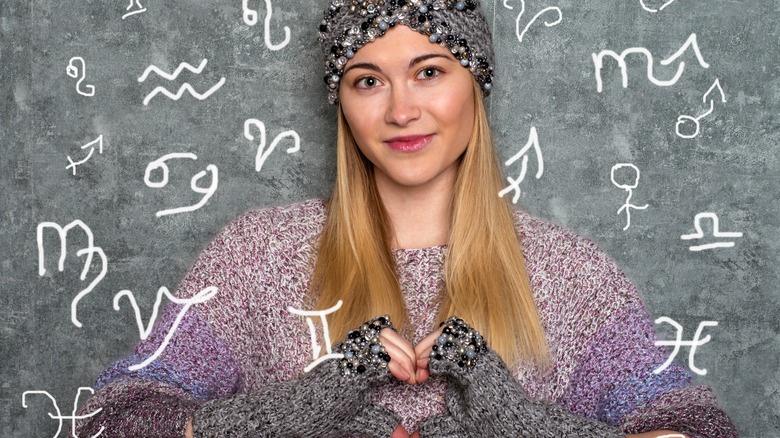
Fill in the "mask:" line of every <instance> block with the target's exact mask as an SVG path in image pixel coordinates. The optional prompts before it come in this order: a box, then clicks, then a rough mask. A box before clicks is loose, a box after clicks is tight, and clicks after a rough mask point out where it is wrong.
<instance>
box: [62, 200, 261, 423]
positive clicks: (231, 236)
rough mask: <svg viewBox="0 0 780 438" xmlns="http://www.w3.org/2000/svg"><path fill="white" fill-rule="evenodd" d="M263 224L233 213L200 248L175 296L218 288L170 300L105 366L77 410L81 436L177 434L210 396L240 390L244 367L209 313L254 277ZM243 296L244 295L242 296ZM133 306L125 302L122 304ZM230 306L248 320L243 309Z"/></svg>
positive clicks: (233, 299)
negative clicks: (188, 301) (129, 347)
mask: <svg viewBox="0 0 780 438" xmlns="http://www.w3.org/2000/svg"><path fill="white" fill-rule="evenodd" d="M260 225H262V224H258V221H257V220H252V217H251V216H250V213H248V214H246V215H243V216H241V217H239V218H238V219H236V220H234V221H233V222H232V223H231V224H230V225H228V226H227V227H226V228H225V229H223V230H222V231H221V232H220V233H219V234H218V235H217V237H216V238H215V239H214V240H213V241H212V242H211V243H210V244H209V245H208V246H207V247H206V249H205V250H204V251H203V252H202V253H201V254H200V255H199V257H198V258H197V260H196V261H195V263H194V265H193V267H192V268H191V269H190V271H189V272H188V273H187V275H186V276H185V277H184V279H183V280H182V281H181V282H180V284H179V286H178V288H177V290H176V293H175V295H176V296H177V297H178V298H190V297H192V296H193V295H195V294H197V293H198V292H200V291H201V290H203V289H205V288H207V287H211V286H214V287H216V288H217V291H216V294H215V295H214V296H213V297H212V298H210V299H209V300H208V301H206V302H204V303H198V304H194V305H191V306H190V307H189V309H186V312H185V311H184V310H185V309H184V305H183V304H176V303H169V304H168V305H166V306H165V308H164V310H163V311H162V312H161V316H160V317H159V319H158V320H157V321H156V322H155V324H154V327H153V329H152V331H151V332H150V334H149V336H148V337H147V338H146V339H145V340H142V341H141V342H140V343H138V344H137V346H136V347H135V349H134V350H133V352H132V353H131V354H129V355H128V356H127V357H125V358H123V359H120V360H118V361H117V362H115V363H113V364H112V365H111V366H109V367H108V368H107V369H106V370H105V371H103V372H102V373H101V374H100V376H99V377H98V379H97V382H96V385H95V389H96V390H97V391H96V393H95V394H94V395H93V396H92V397H91V398H90V399H89V400H88V401H87V403H86V404H85V406H83V407H82V409H81V410H80V412H79V415H80V416H86V415H89V414H91V413H94V412H96V411H98V410H99V412H97V413H96V414H95V415H93V416H90V417H87V418H85V419H83V420H79V421H77V428H78V430H79V432H78V434H79V436H93V435H95V434H97V433H98V432H99V431H100V430H101V429H104V431H103V436H112V437H113V436H117V437H124V436H128V437H131V436H132V437H141V436H148V437H151V436H155V437H176V438H181V437H183V436H184V428H185V426H186V423H187V420H188V419H189V418H190V417H191V416H192V414H193V413H194V412H195V410H196V409H197V408H198V407H199V406H200V405H201V404H202V403H204V402H205V401H207V400H211V399H215V398H223V397H228V396H231V395H234V394H236V393H237V392H239V391H240V390H241V389H242V385H243V371H242V369H241V366H240V364H239V361H238V360H237V358H236V356H235V354H234V352H233V351H231V348H230V345H228V344H227V343H226V341H225V340H224V338H223V337H221V336H220V334H219V333H217V332H216V331H215V329H214V328H213V326H212V325H210V324H209V312H210V311H211V310H213V309H219V308H220V306H222V307H224V306H233V307H235V305H234V304H233V303H240V302H242V300H241V299H240V297H237V295H238V294H244V293H245V288H246V285H251V284H256V283H257V282H256V279H254V278H253V273H254V272H257V270H256V269H253V266H256V264H257V263H261V262H262V256H263V254H262V252H263V243H264V240H263V238H262V236H264V233H263V230H261V229H258V227H259V226H260ZM237 298H239V299H237ZM123 304H124V305H125V306H127V307H129V305H128V303H123ZM220 311H221V312H222V313H224V312H225V311H229V312H230V313H231V314H232V315H233V316H235V318H236V320H242V319H243V320H246V319H244V316H245V315H244V313H245V312H244V311H243V310H242V309H240V308H230V309H224V308H222V309H221V310H220ZM177 319H179V323H178V326H176V327H175V331H173V336H171V337H170V339H169V342H168V345H167V346H166V347H165V349H164V350H163V351H162V353H161V354H160V355H159V356H158V357H157V358H156V359H155V360H154V361H152V362H150V363H149V364H148V365H147V366H145V367H143V368H140V369H135V370H130V368H129V367H130V366H132V365H137V364H140V363H142V362H143V361H144V360H146V359H147V358H149V357H150V356H151V355H153V354H154V353H155V352H156V351H157V349H158V347H160V345H162V343H163V342H164V341H165V338H166V336H169V331H171V330H172V328H173V327H174V325H175V324H176V321H177Z"/></svg>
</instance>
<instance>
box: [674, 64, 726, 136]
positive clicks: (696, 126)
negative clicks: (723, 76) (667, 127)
mask: <svg viewBox="0 0 780 438" xmlns="http://www.w3.org/2000/svg"><path fill="white" fill-rule="evenodd" d="M715 90H718V93H719V94H720V101H721V102H722V103H725V102H726V95H725V94H724V93H723V88H722V87H721V86H720V80H719V79H715V82H714V83H713V84H712V86H710V88H709V90H707V92H706V93H704V96H703V97H702V101H703V102H704V103H707V98H708V97H710V93H712V92H713V91H715ZM715 99H717V96H716V97H715V98H710V99H709V101H710V109H708V110H707V111H705V112H704V113H702V114H700V115H699V116H698V117H691V116H686V115H681V116H680V117H678V118H677V124H675V125H674V130H675V132H676V133H677V135H678V136H680V137H682V138H694V137H696V136H697V135H699V129H700V126H699V120H701V119H703V118H705V117H707V116H709V115H710V114H712V112H713V111H714V110H715ZM686 121H691V122H693V126H694V129H693V133H691V134H683V133H682V132H680V126H682V125H684V124H685V122H686Z"/></svg>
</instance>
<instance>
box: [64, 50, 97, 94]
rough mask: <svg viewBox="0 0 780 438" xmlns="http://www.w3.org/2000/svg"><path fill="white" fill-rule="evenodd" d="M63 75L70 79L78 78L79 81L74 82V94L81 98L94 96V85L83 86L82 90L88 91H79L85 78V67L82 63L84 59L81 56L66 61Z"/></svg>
mask: <svg viewBox="0 0 780 438" xmlns="http://www.w3.org/2000/svg"><path fill="white" fill-rule="evenodd" d="M76 62H78V63H80V64H81V68H79V67H78V66H77V65H76ZM65 73H67V74H68V76H70V77H72V78H74V79H75V78H79V81H78V82H76V92H77V93H79V94H80V95H82V96H88V97H92V96H94V95H95V86H94V85H84V88H86V89H87V90H89V91H84V90H82V89H81V83H82V82H84V79H85V78H86V76H87V65H86V63H85V62H84V58H82V57H81V56H74V57H73V58H70V61H68V66H67V67H65ZM79 74H81V77H79Z"/></svg>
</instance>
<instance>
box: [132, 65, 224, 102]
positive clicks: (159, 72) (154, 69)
mask: <svg viewBox="0 0 780 438" xmlns="http://www.w3.org/2000/svg"><path fill="white" fill-rule="evenodd" d="M207 63H208V59H205V58H204V59H203V61H201V63H200V65H198V67H197V68H195V67H193V66H192V65H191V64H188V63H186V62H182V63H181V64H179V66H178V67H177V68H176V70H175V71H174V72H173V73H166V72H165V71H163V70H161V69H160V68H159V67H157V66H155V65H150V66H149V67H147V68H146V70H144V73H143V74H142V75H141V76H140V77H139V78H138V82H143V81H145V80H146V78H147V77H149V75H150V74H151V73H152V72H154V73H156V74H157V75H159V76H161V77H163V78H165V79H167V80H169V81H172V80H174V79H176V78H177V77H179V74H180V73H181V72H182V71H183V70H184V69H187V70H189V71H191V72H193V73H195V74H200V73H201V72H202V71H203V69H204V68H205V67H206V64H207ZM224 84H225V78H224V77H223V78H221V79H220V80H219V82H217V83H216V84H214V86H212V87H211V88H209V89H208V90H207V91H206V92H205V93H203V94H200V93H198V92H197V91H195V89H194V88H192V85H190V84H189V83H188V82H185V83H184V85H182V86H181V87H180V88H179V90H178V91H177V92H176V94H173V93H171V92H170V91H168V90H167V89H166V88H164V87H157V88H155V89H154V90H152V92H151V93H149V94H147V95H146V97H144V105H149V101H150V100H152V98H154V96H156V95H158V94H160V93H162V94H164V95H165V96H167V97H168V98H169V99H172V100H179V98H180V97H181V96H182V95H184V92H185V91H189V93H190V94H191V95H192V96H193V97H195V98H196V99H198V100H204V99H206V98H208V97H209V96H211V95H212V94H213V93H214V92H215V91H217V90H219V89H220V87H222V85H224Z"/></svg>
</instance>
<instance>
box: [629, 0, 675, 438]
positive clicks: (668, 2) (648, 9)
mask: <svg viewBox="0 0 780 438" xmlns="http://www.w3.org/2000/svg"><path fill="white" fill-rule="evenodd" d="M675 1H677V0H667V1H666V3H664V4H663V5H661V7H660V8H658V9H653V8H651V7H649V6H647V5H646V4H645V0H639V3H640V4H641V5H642V9H644V10H646V11H647V12H653V13H655V12H658V11H663V10H664V8H665V7H667V6H669V5H671V4H672V3H674V2H675ZM683 438H685V437H683Z"/></svg>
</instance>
